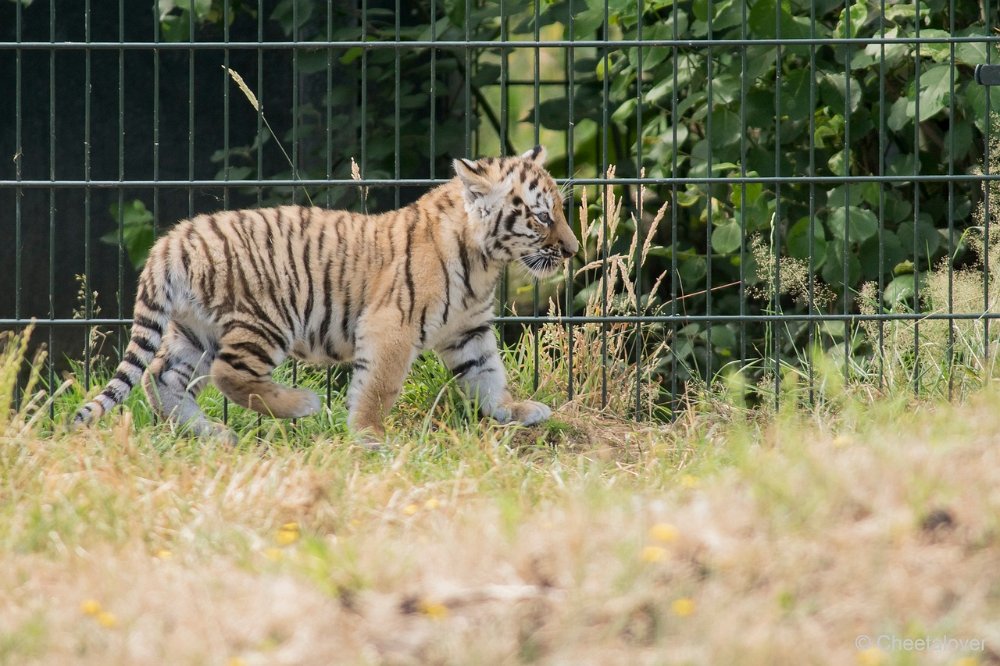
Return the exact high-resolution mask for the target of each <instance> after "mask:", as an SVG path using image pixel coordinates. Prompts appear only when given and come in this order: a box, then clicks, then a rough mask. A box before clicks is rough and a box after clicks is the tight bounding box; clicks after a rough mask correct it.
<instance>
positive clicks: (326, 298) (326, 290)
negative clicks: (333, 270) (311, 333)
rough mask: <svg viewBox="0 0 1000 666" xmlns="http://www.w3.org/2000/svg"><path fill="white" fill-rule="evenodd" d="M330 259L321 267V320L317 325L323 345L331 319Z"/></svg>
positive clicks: (331, 287)
mask: <svg viewBox="0 0 1000 666" xmlns="http://www.w3.org/2000/svg"><path fill="white" fill-rule="evenodd" d="M330 263H331V262H330V261H327V262H326V266H324V267H323V322H322V323H321V324H320V325H319V339H320V340H321V341H322V342H323V344H324V345H326V343H327V336H328V335H329V334H330V322H331V321H333V286H332V285H331V284H330Z"/></svg>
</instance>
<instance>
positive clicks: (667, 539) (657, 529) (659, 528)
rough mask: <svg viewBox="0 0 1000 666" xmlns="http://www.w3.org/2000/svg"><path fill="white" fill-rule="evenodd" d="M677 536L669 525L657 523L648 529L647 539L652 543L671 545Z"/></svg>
mask: <svg viewBox="0 0 1000 666" xmlns="http://www.w3.org/2000/svg"><path fill="white" fill-rule="evenodd" d="M678 534H680V532H678V531H677V528H676V527H674V526H673V525H671V524H670V523H657V524H655V525H653V526H652V527H650V528H649V538H650V539H652V540H653V541H662V542H663V543H671V542H674V541H676V540H677V535H678Z"/></svg>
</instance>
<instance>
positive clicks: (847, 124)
mask: <svg viewBox="0 0 1000 666" xmlns="http://www.w3.org/2000/svg"><path fill="white" fill-rule="evenodd" d="M918 2H919V0H918ZM844 37H846V38H850V37H851V0H844ZM848 48H849V47H846V46H845V47H844V202H843V203H844V247H843V251H844V282H843V287H844V314H845V315H846V314H847V313H848V312H849V307H850V305H849V303H850V299H849V297H848V294H849V293H850V287H849V285H850V284H851V279H850V277H851V275H850V269H851V179H850V175H851V58H850V55H849V51H848ZM850 368H851V323H850V322H849V321H846V320H845V321H844V379H847V378H848V377H850Z"/></svg>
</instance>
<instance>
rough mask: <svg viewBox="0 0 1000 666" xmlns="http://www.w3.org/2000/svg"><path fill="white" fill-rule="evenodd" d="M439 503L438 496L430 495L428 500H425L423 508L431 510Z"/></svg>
mask: <svg viewBox="0 0 1000 666" xmlns="http://www.w3.org/2000/svg"><path fill="white" fill-rule="evenodd" d="M440 505H441V502H439V501H438V498H436V497H432V498H430V499H429V500H427V501H426V502H424V508H425V509H427V510H428V511H433V510H434V509H436V508H438V507H439V506H440Z"/></svg>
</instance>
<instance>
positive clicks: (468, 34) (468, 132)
mask: <svg viewBox="0 0 1000 666" xmlns="http://www.w3.org/2000/svg"><path fill="white" fill-rule="evenodd" d="M465 41H466V42H470V41H472V0H465ZM464 56H465V76H464V81H463V83H464V84H465V156H466V157H474V155H473V154H472V48H471V47H469V46H466V47H465V49H464Z"/></svg>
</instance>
